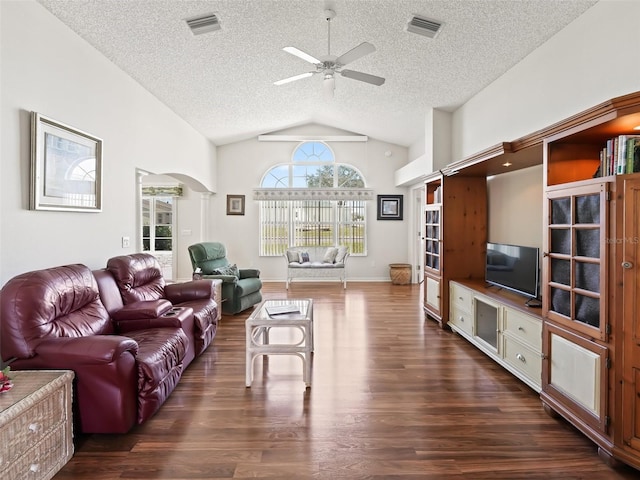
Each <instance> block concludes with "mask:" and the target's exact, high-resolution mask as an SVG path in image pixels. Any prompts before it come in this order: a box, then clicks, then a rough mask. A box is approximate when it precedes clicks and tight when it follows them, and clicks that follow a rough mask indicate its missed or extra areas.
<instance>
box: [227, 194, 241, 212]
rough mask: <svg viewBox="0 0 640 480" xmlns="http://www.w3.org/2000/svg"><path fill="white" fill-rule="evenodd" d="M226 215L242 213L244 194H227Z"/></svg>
mask: <svg viewBox="0 0 640 480" xmlns="http://www.w3.org/2000/svg"><path fill="white" fill-rule="evenodd" d="M227 215H244V195H227Z"/></svg>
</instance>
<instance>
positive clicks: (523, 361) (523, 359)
mask: <svg viewBox="0 0 640 480" xmlns="http://www.w3.org/2000/svg"><path fill="white" fill-rule="evenodd" d="M516 358H517V359H518V360H520V361H521V362H522V363H527V359H526V358H524V355H522V354H521V353H516Z"/></svg>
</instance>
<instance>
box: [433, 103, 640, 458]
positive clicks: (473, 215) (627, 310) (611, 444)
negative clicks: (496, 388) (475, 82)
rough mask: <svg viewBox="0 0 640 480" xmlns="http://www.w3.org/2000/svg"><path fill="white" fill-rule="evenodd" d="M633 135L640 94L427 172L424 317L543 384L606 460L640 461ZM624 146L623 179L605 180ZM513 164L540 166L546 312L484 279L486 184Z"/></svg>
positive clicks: (637, 181) (547, 396)
mask: <svg viewBox="0 0 640 480" xmlns="http://www.w3.org/2000/svg"><path fill="white" fill-rule="evenodd" d="M623 136H626V137H623ZM635 136H638V137H640V92H636V93H632V94H629V95H625V96H621V97H617V98H614V99H612V100H609V101H607V102H604V103H602V104H599V105H596V106H595V107H593V108H590V109H588V110H586V111H584V112H581V113H579V114H577V115H574V116H572V117H570V118H568V119H566V120H564V121H561V122H558V123H556V124H553V125H551V126H549V127H547V128H545V129H542V130H539V131H537V132H534V133H532V134H531V135H527V136H526V137H522V138H520V139H518V140H515V141H513V142H503V143H501V144H498V145H496V146H494V147H492V148H490V149H487V150H485V151H483V152H480V153H478V154H476V155H473V156H472V157H469V158H466V159H463V160H461V161H459V162H455V163H453V164H450V165H448V166H447V167H446V168H444V169H442V170H440V171H439V172H434V173H433V174H431V175H429V176H428V178H427V179H426V181H425V190H426V199H425V200H426V202H425V203H426V204H425V217H424V221H425V252H424V254H425V281H424V289H425V290H424V311H425V315H427V316H428V317H430V318H432V319H434V320H435V321H437V322H438V323H439V324H440V326H441V327H443V328H445V327H449V328H451V329H452V330H453V331H455V332H457V333H458V334H459V335H461V336H462V337H464V338H465V339H467V340H469V341H470V342H471V343H473V344H474V345H476V346H477V347H478V348H479V349H481V350H482V351H483V352H485V353H486V354H487V355H489V356H490V357H491V358H493V359H494V360H495V361H497V362H498V363H500V364H501V365H502V366H504V367H505V368H506V369H507V370H509V371H510V372H512V373H513V374H514V375H516V376H517V377H518V378H520V379H521V380H522V381H523V382H525V383H526V384H527V385H529V386H530V387H531V388H533V389H534V390H535V391H537V392H540V398H541V400H542V403H543V406H544V408H545V410H546V411H547V412H548V413H549V414H550V415H560V416H562V417H564V418H565V419H566V420H568V421H569V422H571V423H572V424H573V425H574V426H575V427H576V428H578V429H579V430H580V431H581V432H582V433H584V434H585V435H586V436H588V437H589V438H590V439H591V440H592V441H593V442H595V443H596V444H597V445H598V452H599V454H600V456H601V457H602V458H604V459H605V460H606V461H607V462H608V463H610V464H615V463H617V461H621V462H624V463H626V464H628V465H631V466H633V467H634V468H636V469H640V305H639V302H640V301H639V298H640V269H639V268H638V263H639V262H640V172H638V170H637V169H634V168H633V161H634V157H633V151H632V154H631V157H627V167H626V170H625V166H624V165H625V164H624V153H625V152H624V150H623V149H624V147H623V145H624V146H627V145H631V147H630V148H632V149H633V145H634V143H633V141H631V142H630V143H629V139H628V137H635ZM608 145H611V146H612V145H616V147H615V150H610V151H606V150H605V148H606V147H607V146H608ZM635 145H636V147H635V148H636V149H637V151H636V155H638V157H635V158H637V160H636V162H637V163H640V158H639V157H640V142H639V141H637V140H636V143H635ZM612 148H613V147H612ZM603 150H604V152H603ZM617 152H621V153H620V155H619V157H620V158H621V159H622V170H621V172H622V171H624V172H625V173H620V174H618V175H607V176H601V175H600V174H601V173H602V172H605V173H607V172H608V171H610V170H609V167H610V166H611V162H613V163H614V166H615V162H616V157H615V156H616V155H618V154H617ZM608 155H609V156H608ZM629 158H630V159H631V166H629V161H628V159H629ZM507 163H508V164H510V168H509V170H508V171H514V170H517V169H522V168H528V167H531V166H535V165H543V175H544V177H543V182H544V184H543V187H544V199H543V202H542V205H540V208H541V209H542V211H543V223H544V224H543V225H541V228H542V229H543V237H542V238H543V242H542V243H543V244H542V265H541V270H542V272H541V292H542V308H538V309H535V308H529V307H526V306H525V305H524V302H525V301H526V298H525V297H523V296H518V295H515V294H511V293H507V292H506V291H500V290H498V289H496V288H495V287H488V286H487V284H486V283H485V281H484V280H485V279H484V268H485V255H486V243H487V221H488V216H489V212H488V211H487V187H486V178H487V176H490V175H499V174H500V173H505V171H506V169H505V166H504V165H505V164H507ZM637 163H636V165H637ZM605 167H606V168H605ZM618 168H620V162H618ZM631 172H633V173H631Z"/></svg>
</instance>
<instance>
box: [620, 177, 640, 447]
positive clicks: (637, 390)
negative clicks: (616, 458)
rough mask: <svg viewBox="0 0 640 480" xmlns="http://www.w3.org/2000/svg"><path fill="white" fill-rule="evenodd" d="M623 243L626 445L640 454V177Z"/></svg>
mask: <svg viewBox="0 0 640 480" xmlns="http://www.w3.org/2000/svg"><path fill="white" fill-rule="evenodd" d="M623 225H624V226H623V236H622V238H620V239H619V240H620V241H621V242H622V264H621V265H620V267H621V268H622V284H623V293H622V295H623V299H622V303H623V307H622V309H623V327H622V329H623V347H622V348H623V353H622V369H623V372H622V378H623V381H622V422H621V423H622V430H623V442H624V448H627V447H631V448H632V449H633V450H635V451H636V454H640V305H639V300H638V297H639V296H640V265H639V262H640V178H638V177H637V176H635V178H633V179H629V180H625V182H624V220H623Z"/></svg>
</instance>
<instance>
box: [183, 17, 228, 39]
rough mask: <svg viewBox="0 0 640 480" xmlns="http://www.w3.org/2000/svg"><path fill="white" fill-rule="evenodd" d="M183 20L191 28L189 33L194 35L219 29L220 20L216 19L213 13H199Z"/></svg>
mask: <svg viewBox="0 0 640 480" xmlns="http://www.w3.org/2000/svg"><path fill="white" fill-rule="evenodd" d="M185 22H187V25H188V26H189V28H190V29H191V33H193V34H194V35H202V34H203V33H208V32H213V31H215V30H220V20H218V17H217V16H216V15H215V14H213V13H210V14H208V15H201V16H199V17H195V18H188V19H187V20H185Z"/></svg>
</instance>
